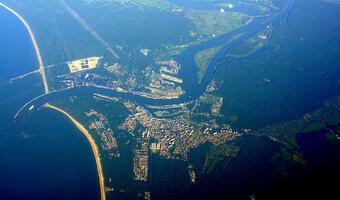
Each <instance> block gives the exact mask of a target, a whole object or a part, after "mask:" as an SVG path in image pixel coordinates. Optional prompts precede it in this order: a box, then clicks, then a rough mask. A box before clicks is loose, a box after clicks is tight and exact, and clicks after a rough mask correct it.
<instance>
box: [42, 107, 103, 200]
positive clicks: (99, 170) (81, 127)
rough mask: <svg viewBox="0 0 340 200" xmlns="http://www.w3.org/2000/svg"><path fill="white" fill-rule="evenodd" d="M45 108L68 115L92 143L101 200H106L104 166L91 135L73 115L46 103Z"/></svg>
mask: <svg viewBox="0 0 340 200" xmlns="http://www.w3.org/2000/svg"><path fill="white" fill-rule="evenodd" d="M44 106H45V107H47V108H52V109H54V110H57V111H59V112H61V113H63V114H64V115H66V116H67V117H68V118H69V119H70V120H71V121H72V122H73V123H74V124H75V125H76V126H77V128H78V129H79V130H80V131H81V132H82V133H83V134H84V135H85V136H86V138H87V140H88V141H89V142H90V145H91V148H92V151H93V154H94V157H95V159H96V165H97V171H98V176H99V185H100V195H101V200H105V199H106V196H105V186H104V176H103V170H102V165H101V162H100V157H99V151H98V147H97V145H96V143H95V141H94V139H93V138H92V137H91V135H90V133H89V132H88V131H87V130H86V129H85V128H84V126H83V125H81V124H80V123H79V122H78V121H76V120H75V119H74V118H73V117H72V116H71V115H69V114H68V113H67V112H65V111H64V110H62V109H60V108H58V107H55V106H52V105H50V104H48V103H46V104H45V105H44Z"/></svg>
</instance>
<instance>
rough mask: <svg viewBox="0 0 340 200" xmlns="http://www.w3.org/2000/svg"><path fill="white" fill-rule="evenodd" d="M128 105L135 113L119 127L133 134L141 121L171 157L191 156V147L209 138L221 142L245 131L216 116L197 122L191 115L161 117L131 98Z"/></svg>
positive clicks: (163, 153) (149, 134) (216, 142)
mask: <svg viewBox="0 0 340 200" xmlns="http://www.w3.org/2000/svg"><path fill="white" fill-rule="evenodd" d="M124 105H125V107H126V108H127V109H128V110H129V111H130V112H131V114H130V116H129V117H128V118H127V119H126V120H125V122H124V123H123V124H122V125H120V126H119V127H118V128H120V129H124V130H127V131H129V132H130V134H133V132H134V130H135V128H136V124H137V123H139V124H141V125H142V126H143V127H145V128H146V129H145V132H146V134H145V135H146V137H147V138H153V139H155V140H156V141H157V142H158V144H159V146H158V147H159V152H160V155H162V156H164V157H167V158H172V159H182V160H187V159H188V152H189V151H190V149H191V148H195V147H198V146H199V145H200V144H203V143H205V142H208V141H209V142H211V143H213V144H215V145H219V144H221V143H224V142H225V141H227V140H232V139H234V138H235V137H238V136H241V135H242V134H241V133H238V132H237V131H233V130H232V129H231V128H230V127H229V126H227V125H225V126H224V127H222V128H221V127H220V126H219V125H218V124H217V123H216V121H215V120H214V119H212V120H210V121H205V122H201V123H196V122H194V121H193V120H191V119H190V116H189V115H180V116H176V117H173V118H157V117H154V116H153V115H152V114H151V113H150V112H149V111H148V110H147V109H145V108H143V107H141V106H139V105H137V104H135V103H132V102H130V101H126V102H124ZM158 144H157V145H158ZM155 148H157V146H156V147H155V146H152V147H150V149H152V150H153V151H154V149H155Z"/></svg>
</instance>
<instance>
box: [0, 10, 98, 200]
mask: <svg viewBox="0 0 340 200" xmlns="http://www.w3.org/2000/svg"><path fill="white" fill-rule="evenodd" d="M0 44H1V45H0V92H1V98H0V109H1V112H0V177H1V179H0V199H36V198H39V199H98V198H99V196H100V193H99V184H98V177H97V171H96V165H95V161H94V156H93V153H92V151H91V148H90V145H89V143H88V141H87V140H86V138H85V136H83V135H82V133H81V132H80V131H79V130H78V129H77V128H76V127H75V126H74V125H73V124H72V122H71V121H69V120H68V119H67V118H66V117H65V116H63V115H62V114H60V113H58V112H56V111H53V110H48V109H45V108H43V109H41V110H40V111H39V112H34V111H36V109H38V108H34V109H33V112H32V111H29V112H25V114H24V115H22V116H20V117H19V119H17V120H16V121H14V119H13V116H14V114H15V113H16V112H17V110H18V109H19V108H20V107H21V106H22V105H24V103H25V102H27V101H29V100H30V99H32V98H34V97H36V96H38V95H40V94H42V93H43V85H42V81H41V77H40V74H38V73H36V74H33V75H29V76H27V77H25V78H23V79H18V80H15V81H13V83H11V84H10V83H9V80H10V79H11V78H14V77H16V76H19V75H22V74H25V73H28V72H31V71H34V70H37V69H38V67H37V66H38V65H37V58H36V55H35V52H34V49H33V45H32V41H31V40H30V37H29V34H28V32H27V30H26V28H25V26H24V25H23V24H22V23H21V22H20V21H19V20H18V19H17V18H16V17H15V16H14V15H13V14H11V13H10V12H9V11H7V10H5V9H4V8H2V7H0Z"/></svg>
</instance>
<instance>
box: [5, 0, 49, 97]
mask: <svg viewBox="0 0 340 200" xmlns="http://www.w3.org/2000/svg"><path fill="white" fill-rule="evenodd" d="M0 6H2V7H4V8H6V9H7V10H8V11H10V12H11V13H13V14H14V15H15V16H17V17H18V18H19V20H20V21H21V22H22V23H23V24H24V25H25V27H26V29H27V31H28V33H29V34H30V37H31V40H32V42H33V46H34V49H35V53H36V54H37V58H38V62H39V72H40V74H41V76H42V79H43V83H44V88H45V94H48V93H49V90H48V85H47V80H46V76H45V70H44V64H43V62H42V59H41V55H40V50H39V47H38V44H37V41H36V40H35V36H34V34H33V32H32V30H31V27H30V26H29V25H28V23H27V22H26V20H25V19H24V18H23V17H21V16H20V15H19V14H18V13H17V12H15V11H14V10H12V9H11V8H9V7H7V6H6V5H5V4H3V3H0Z"/></svg>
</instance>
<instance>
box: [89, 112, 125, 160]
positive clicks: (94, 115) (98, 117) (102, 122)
mask: <svg viewBox="0 0 340 200" xmlns="http://www.w3.org/2000/svg"><path fill="white" fill-rule="evenodd" d="M85 114H86V116H87V117H89V118H91V124H90V125H89V129H91V130H95V132H96V133H97V134H98V135H99V136H100V139H101V147H102V149H104V150H106V151H108V155H109V156H110V158H112V157H120V153H119V149H118V144H117V140H116V138H115V137H114V133H113V131H112V129H111V127H110V124H109V122H108V120H107V118H106V117H105V116H104V115H103V114H101V113H98V112H97V111H95V110H92V109H91V110H90V111H89V112H86V113H85Z"/></svg>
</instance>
